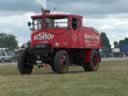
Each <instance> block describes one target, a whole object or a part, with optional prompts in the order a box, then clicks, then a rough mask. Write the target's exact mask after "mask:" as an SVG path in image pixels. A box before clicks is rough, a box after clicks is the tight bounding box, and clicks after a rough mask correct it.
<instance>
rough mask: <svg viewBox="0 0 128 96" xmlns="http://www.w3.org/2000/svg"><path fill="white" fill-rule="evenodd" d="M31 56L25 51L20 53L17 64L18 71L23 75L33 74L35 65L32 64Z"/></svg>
mask: <svg viewBox="0 0 128 96" xmlns="http://www.w3.org/2000/svg"><path fill="white" fill-rule="evenodd" d="M29 59H30V58H29V54H28V53H27V52H26V51H25V50H24V51H20V52H18V56H17V62H18V70H19V72H20V73H21V74H31V73H32V70H33V65H31V64H30V60H29Z"/></svg>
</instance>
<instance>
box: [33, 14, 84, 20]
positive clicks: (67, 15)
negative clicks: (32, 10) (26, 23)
mask: <svg viewBox="0 0 128 96" xmlns="http://www.w3.org/2000/svg"><path fill="white" fill-rule="evenodd" d="M46 17H49V18H64V17H65V18H66V17H67V18H69V17H77V18H80V19H82V16H80V15H72V14H45V15H35V16H32V17H31V18H33V19H36V18H46Z"/></svg>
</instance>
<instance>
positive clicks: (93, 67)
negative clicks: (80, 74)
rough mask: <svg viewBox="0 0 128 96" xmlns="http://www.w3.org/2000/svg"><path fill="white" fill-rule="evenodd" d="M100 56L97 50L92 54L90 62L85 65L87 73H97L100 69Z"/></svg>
mask: <svg viewBox="0 0 128 96" xmlns="http://www.w3.org/2000/svg"><path fill="white" fill-rule="evenodd" d="M99 62H100V55H99V52H98V51H97V50H92V51H91V52H90V61H89V62H88V63H85V64H84V65H83V68H84V70H85V71H90V72H91V71H97V70H98V68H99Z"/></svg>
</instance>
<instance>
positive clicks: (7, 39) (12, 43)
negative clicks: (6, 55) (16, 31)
mask: <svg viewBox="0 0 128 96" xmlns="http://www.w3.org/2000/svg"><path fill="white" fill-rule="evenodd" d="M17 46H18V43H17V40H16V37H15V36H14V35H12V34H5V33H0V48H9V49H11V50H13V49H15V48H17Z"/></svg>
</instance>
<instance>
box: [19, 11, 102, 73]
mask: <svg viewBox="0 0 128 96" xmlns="http://www.w3.org/2000/svg"><path fill="white" fill-rule="evenodd" d="M31 18H32V22H29V23H28V25H29V26H31V30H32V33H31V41H30V43H31V45H30V46H25V47H24V48H21V49H20V50H19V51H18V58H17V59H18V70H19V72H20V73H21V74H31V73H32V70H33V66H34V65H41V66H42V67H43V65H44V64H49V65H50V66H51V68H52V70H53V71H54V72H56V73H65V72H68V70H69V66H70V65H72V64H77V65H80V66H82V67H83V69H84V70H85V71H96V70H97V69H98V67H99V63H100V61H101V58H100V55H99V49H100V48H101V47H102V44H101V38H100V34H99V33H98V32H97V31H96V30H95V29H94V28H91V27H83V26H82V16H79V15H71V14H52V13H50V11H49V10H44V11H43V13H42V14H41V15H36V16H32V17H31Z"/></svg>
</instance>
